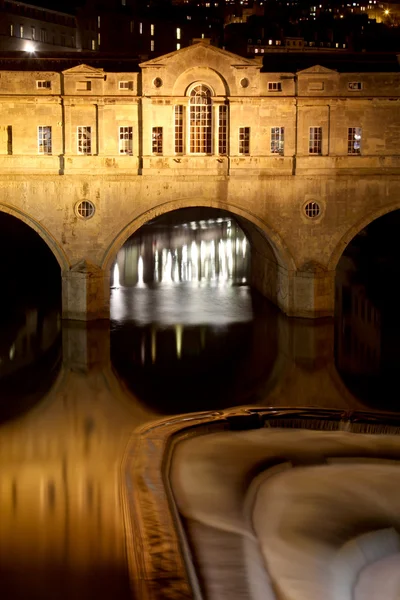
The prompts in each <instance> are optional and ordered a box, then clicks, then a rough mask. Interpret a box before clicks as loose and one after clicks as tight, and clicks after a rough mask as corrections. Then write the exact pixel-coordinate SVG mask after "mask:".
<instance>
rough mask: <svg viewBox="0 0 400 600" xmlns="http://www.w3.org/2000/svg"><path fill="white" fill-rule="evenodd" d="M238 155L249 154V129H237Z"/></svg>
mask: <svg viewBox="0 0 400 600" xmlns="http://www.w3.org/2000/svg"><path fill="white" fill-rule="evenodd" d="M239 154H250V127H239Z"/></svg>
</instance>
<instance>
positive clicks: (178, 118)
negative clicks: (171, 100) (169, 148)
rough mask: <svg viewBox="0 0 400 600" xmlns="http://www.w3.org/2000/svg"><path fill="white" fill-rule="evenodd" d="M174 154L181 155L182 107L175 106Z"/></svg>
mask: <svg viewBox="0 0 400 600" xmlns="http://www.w3.org/2000/svg"><path fill="white" fill-rule="evenodd" d="M175 154H183V106H182V105H181V104H179V105H178V106H175Z"/></svg>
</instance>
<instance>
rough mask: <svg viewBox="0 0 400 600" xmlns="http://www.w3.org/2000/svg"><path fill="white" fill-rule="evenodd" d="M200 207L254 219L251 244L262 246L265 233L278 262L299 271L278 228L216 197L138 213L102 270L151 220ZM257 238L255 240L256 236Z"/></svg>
mask: <svg viewBox="0 0 400 600" xmlns="http://www.w3.org/2000/svg"><path fill="white" fill-rule="evenodd" d="M197 207H205V208H217V209H220V210H225V211H227V212H230V213H232V215H234V216H236V217H238V218H239V220H240V224H241V221H242V219H245V220H246V221H248V222H250V223H251V224H252V226H253V227H248V228H246V234H247V235H248V236H249V241H250V243H254V244H256V245H257V246H258V245H259V241H258V240H259V238H260V237H261V236H262V237H263V239H264V243H265V244H266V246H267V247H268V246H269V247H271V248H272V250H273V253H274V256H275V260H276V262H277V264H278V265H279V266H280V267H282V268H283V269H285V270H287V271H295V270H296V265H295V261H294V259H293V257H292V255H291V253H290V251H289V249H288V248H287V247H286V245H285V243H284V242H283V240H282V239H281V237H280V236H279V235H278V234H277V232H276V231H274V229H273V228H272V227H270V226H269V225H268V224H267V223H266V222H265V221H263V220H262V219H260V218H259V217H257V216H256V215H254V214H253V213H251V212H248V211H245V210H243V209H242V208H240V207H238V206H236V205H235V204H231V203H226V202H219V201H216V200H215V201H213V200H212V201H210V200H208V199H205V198H184V199H182V198H180V199H179V200H171V201H168V202H165V203H163V204H159V205H158V206H155V207H154V208H152V209H150V210H147V211H144V212H143V213H141V214H139V215H137V216H136V217H135V218H134V219H133V220H132V221H130V222H129V223H128V224H127V225H126V226H125V227H124V228H123V229H122V231H120V232H119V233H118V234H117V235H116V237H115V238H114V240H113V241H112V242H111V244H110V245H109V247H108V248H107V250H106V252H105V254H104V256H103V259H102V262H101V267H102V269H104V270H105V271H109V270H110V269H111V266H112V264H113V262H114V260H115V258H116V256H117V254H118V251H119V250H120V249H121V248H122V246H123V245H124V243H125V242H126V241H127V239H128V238H130V237H131V235H133V234H134V233H135V232H136V231H137V230H138V229H140V228H141V227H142V226H143V225H145V224H146V223H147V222H148V221H151V220H153V219H155V218H156V217H160V216H162V215H164V214H166V213H168V212H172V211H174V210H178V209H180V208H197ZM255 232H256V233H257V238H258V239H256V237H255ZM253 237H254V240H253V239H252V238H253Z"/></svg>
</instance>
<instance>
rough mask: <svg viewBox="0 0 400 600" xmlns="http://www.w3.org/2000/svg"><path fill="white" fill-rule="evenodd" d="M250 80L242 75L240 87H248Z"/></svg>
mask: <svg viewBox="0 0 400 600" xmlns="http://www.w3.org/2000/svg"><path fill="white" fill-rule="evenodd" d="M249 84H250V81H249V80H248V79H247V77H243V79H241V80H240V85H241V86H242V88H247V87H249Z"/></svg>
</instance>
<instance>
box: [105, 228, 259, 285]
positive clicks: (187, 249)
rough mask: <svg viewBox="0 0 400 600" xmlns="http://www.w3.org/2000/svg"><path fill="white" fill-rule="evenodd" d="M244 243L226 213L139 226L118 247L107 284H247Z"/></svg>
mask: <svg viewBox="0 0 400 600" xmlns="http://www.w3.org/2000/svg"><path fill="white" fill-rule="evenodd" d="M247 246H248V242H247V239H246V236H245V235H244V233H243V231H242V230H241V229H240V227H239V226H238V225H237V223H236V222H235V221H233V220H232V219H229V218H222V217H220V218H218V219H216V220H214V219H209V220H207V221H205V220H200V221H191V222H187V223H179V224H176V225H174V226H173V228H171V226H164V227H163V226H158V227H155V226H150V227H144V228H142V230H141V233H140V235H136V236H133V237H132V238H131V239H130V240H128V242H127V243H126V244H125V245H124V246H123V248H122V249H121V250H120V252H119V254H118V257H117V261H116V264H115V266H114V268H113V270H112V273H113V279H112V286H113V287H115V288H118V287H119V286H120V285H122V286H127V287H132V286H139V287H142V286H143V285H144V284H145V283H146V284H167V285H170V284H173V283H175V284H176V283H192V284H201V283H203V284H209V283H210V282H213V283H215V284H219V285H224V284H229V285H235V284H240V283H246V281H247V278H248V272H249V264H250V263H249V252H248V250H247Z"/></svg>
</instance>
